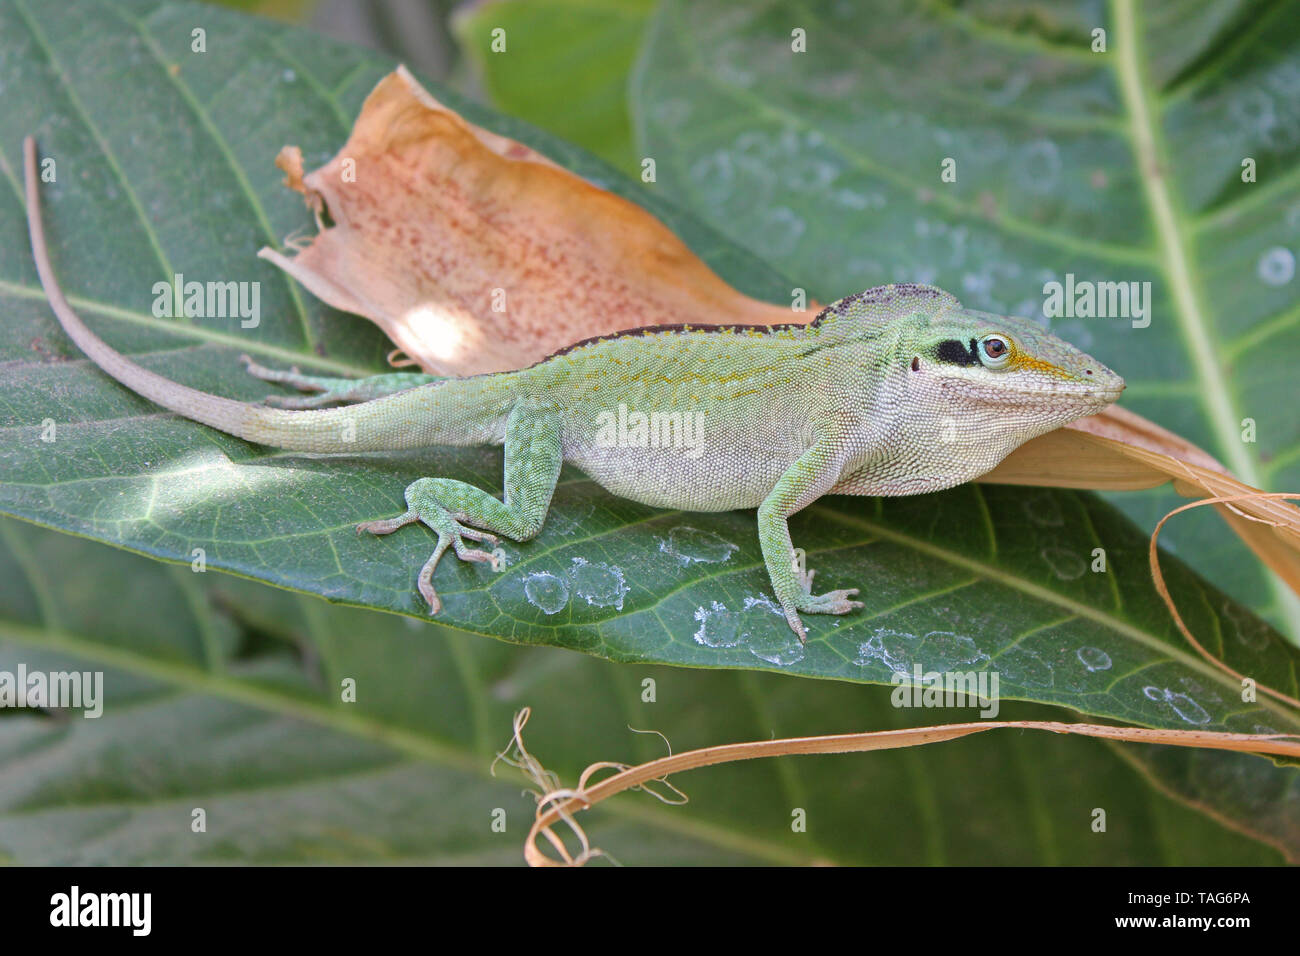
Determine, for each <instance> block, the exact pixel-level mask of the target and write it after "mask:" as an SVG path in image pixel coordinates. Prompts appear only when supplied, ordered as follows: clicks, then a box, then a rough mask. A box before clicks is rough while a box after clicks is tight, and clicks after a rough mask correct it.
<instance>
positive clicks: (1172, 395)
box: [632, 0, 1300, 641]
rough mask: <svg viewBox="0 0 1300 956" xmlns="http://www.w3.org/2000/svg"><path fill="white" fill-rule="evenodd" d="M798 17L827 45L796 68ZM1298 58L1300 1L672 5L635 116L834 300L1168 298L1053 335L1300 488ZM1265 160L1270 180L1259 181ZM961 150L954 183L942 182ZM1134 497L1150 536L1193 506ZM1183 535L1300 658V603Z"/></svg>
mask: <svg viewBox="0 0 1300 956" xmlns="http://www.w3.org/2000/svg"><path fill="white" fill-rule="evenodd" d="M796 28H798V29H802V30H804V31H806V36H807V52H806V53H794V52H792V49H791V32H792V30H794V29H796ZM1096 28H1101V29H1104V30H1105V34H1106V37H1105V39H1106V49H1105V52H1097V53H1094V52H1092V44H1093V34H1092V31H1093V30H1094V29H1096ZM1297 54H1300V7H1297V6H1296V5H1295V4H1290V3H1273V2H1268V0H1260V2H1242V3H1238V2H1235V0H1233V2H1210V3H1200V4H1193V5H1188V4H1184V3H1179V2H1165V0H1152V2H1145V3H1141V4H1139V3H1137V2H1136V0H1115V2H1113V3H1111V4H1109V5H1108V6H1104V7H1101V6H1098V7H1093V6H1091V5H1086V4H1078V5H1073V4H1054V5H1043V4H1025V3H1020V2H1009V3H997V4H987V5H984V4H981V5H978V9H973V8H972V7H967V6H965V5H958V4H949V3H943V2H938V0H934V2H929V3H924V4H916V3H912V2H905V0H894V2H887V3H883V4H881V3H873V4H870V5H865V4H852V3H833V4H832V3H799V2H780V3H775V4H764V5H762V6H761V7H746V6H743V5H741V6H737V5H736V4H730V3H726V2H724V0H700V2H694V0H691V2H687V0H667V2H665V3H664V4H662V5H661V7H660V8H659V11H658V13H657V15H656V17H655V19H654V21H653V23H652V26H651V28H650V30H649V31H648V36H647V40H646V46H645V49H644V50H643V53H642V57H641V60H640V62H639V65H638V69H637V70H636V71H635V73H634V75H633V86H632V103H633V118H634V122H635V123H636V126H637V131H638V138H639V146H640V149H641V150H642V151H643V152H644V153H645V155H647V156H653V157H654V158H655V159H656V161H657V166H658V187H659V190H660V191H661V192H662V193H663V194H665V195H667V196H669V197H671V198H672V199H674V200H675V201H677V202H680V203H682V204H684V205H688V206H690V207H691V208H692V210H694V211H695V212H697V213H699V214H700V215H702V216H704V217H705V218H707V219H708V220H709V221H710V222H712V223H714V224H716V225H717V226H718V227H719V228H720V229H722V230H723V231H724V232H726V233H727V234H728V235H729V236H730V237H731V238H733V239H734V240H735V241H737V242H739V243H742V244H745V245H747V246H749V247H750V248H752V249H754V250H755V251H756V252H758V253H759V254H760V255H762V256H763V257H764V258H766V259H767V260H768V261H770V262H772V263H775V264H776V265H778V266H780V267H782V268H784V269H785V270H786V271H787V272H789V273H790V274H791V275H792V276H795V277H796V278H797V279H798V281H799V282H800V284H801V285H806V287H807V288H808V290H809V292H810V293H811V294H813V295H816V296H817V297H819V298H820V299H822V300H823V301H831V300H833V299H836V298H838V297H840V296H842V295H845V294H847V293H849V292H852V291H855V290H858V289H861V288H865V287H867V286H871V285H876V284H879V283H882V282H888V281H895V280H907V281H919V282H933V283H935V284H936V285H939V286H942V287H943V288H946V289H948V290H950V291H952V292H953V293H955V294H956V295H957V296H958V297H959V298H961V300H962V301H963V303H964V304H965V305H967V306H969V307H973V308H978V309H984V310H987V311H990V312H995V313H1004V314H1005V313H1008V312H1012V313H1015V314H1019V315H1028V316H1031V317H1035V316H1037V317H1042V315H1043V306H1044V301H1045V294H1044V293H1045V290H1044V284H1045V283H1046V282H1050V281H1059V282H1064V280H1065V277H1066V275H1067V274H1073V275H1074V276H1075V277H1076V279H1078V280H1088V281H1093V282H1106V281H1109V282H1150V283H1151V312H1150V320H1151V322H1150V326H1149V327H1147V328H1134V327H1133V325H1132V323H1131V322H1130V321H1129V320H1128V319H1118V320H1117V319H1095V318H1093V319H1089V318H1059V319H1055V320H1053V321H1052V323H1051V324H1052V327H1053V328H1054V329H1055V330H1057V331H1058V332H1059V333H1060V334H1061V335H1062V336H1064V337H1065V338H1067V339H1069V340H1070V341H1072V342H1074V343H1076V344H1078V345H1079V346H1080V347H1082V348H1085V349H1087V350H1088V351H1089V352H1090V353H1092V354H1094V355H1096V356H1097V358H1099V359H1100V360H1101V361H1103V362H1105V363H1106V364H1107V365H1109V366H1110V367H1111V368H1114V369H1115V370H1116V371H1118V372H1119V373H1120V374H1122V375H1123V376H1124V377H1125V378H1126V380H1127V381H1128V390H1127V392H1126V393H1125V395H1124V398H1123V402H1122V404H1124V405H1125V406H1126V407H1128V408H1131V409H1133V410H1134V411H1136V412H1139V413H1140V414H1143V415H1145V416H1147V417H1149V418H1151V419H1152V420H1154V421H1156V422H1158V423H1160V424H1161V425H1164V426H1165V427H1167V428H1170V429H1172V430H1174V431H1176V432H1178V433H1179V434H1182V435H1184V436H1185V437H1187V438H1189V439H1190V440H1192V441H1194V442H1196V443H1198V444H1200V445H1202V446H1203V447H1205V448H1206V449H1207V450H1209V451H1210V452H1211V453H1212V454H1214V455H1216V456H1217V457H1219V458H1220V459H1221V460H1222V461H1223V462H1224V463H1225V464H1226V465H1227V466H1228V467H1229V468H1230V469H1231V470H1232V471H1233V472H1234V473H1235V474H1236V475H1237V476H1238V477H1240V478H1241V479H1242V480H1244V481H1246V482H1248V483H1250V484H1252V485H1254V486H1256V487H1261V488H1264V489H1265V490H1276V491H1289V490H1295V489H1296V488H1297V487H1300V417H1297V416H1296V414H1295V389H1294V373H1293V368H1294V367H1295V365H1296V363H1297V360H1300V344H1298V343H1300V339H1298V338H1297V336H1296V335H1295V334H1294V332H1295V330H1296V328H1297V326H1298V324H1300V307H1297V304H1296V285H1297V282H1298V281H1300V280H1297V279H1296V278H1295V274H1294V273H1295V267H1294V265H1295V254H1296V252H1297V251H1298V247H1300V235H1298V231H1300V175H1298V174H1297V168H1298V167H1300V163H1298V161H1300V96H1297V95H1296V91H1297V89H1300V68H1298V67H1297V62H1300V61H1297ZM1247 157H1249V158H1252V159H1253V160H1254V161H1255V162H1256V164H1257V172H1258V181H1257V182H1243V179H1242V175H1243V167H1242V163H1243V159H1245V158H1247ZM949 158H951V159H954V160H955V161H956V171H957V178H956V182H942V181H941V180H940V169H941V164H942V163H943V161H944V160H945V159H949ZM1247 420H1249V422H1248V421H1247ZM1249 430H1253V440H1246V439H1247V438H1249V437H1250V434H1249ZM1113 500H1114V501H1115V503H1116V504H1117V505H1119V507H1121V508H1122V509H1123V510H1124V511H1125V512H1126V513H1128V514H1129V515H1130V516H1132V517H1134V518H1135V519H1136V520H1137V521H1138V523H1139V524H1140V525H1141V526H1143V527H1148V528H1149V527H1151V526H1152V525H1153V524H1154V523H1155V521H1156V520H1157V519H1158V518H1159V516H1161V515H1162V514H1164V512H1165V511H1167V510H1169V509H1170V508H1171V507H1173V506H1176V504H1178V503H1181V500H1180V499H1178V498H1177V497H1176V496H1174V495H1173V494H1172V493H1171V492H1168V491H1167V490H1164V491H1160V492H1155V493H1150V494H1136V493H1124V494H1116V495H1114V496H1113ZM1167 540H1168V541H1169V542H1171V543H1172V544H1173V545H1175V546H1176V547H1177V548H1178V552H1179V553H1180V554H1183V555H1185V556H1186V557H1187V560H1188V561H1189V562H1191V564H1192V565H1193V566H1194V567H1195V568H1196V569H1198V570H1199V571H1201V572H1202V573H1203V574H1205V575H1206V576H1207V577H1209V578H1211V579H1212V580H1214V581H1215V582H1216V583H1218V584H1219V585H1220V586H1222V587H1224V588H1225V589H1226V590H1228V591H1229V592H1230V593H1231V594H1233V595H1234V596H1235V597H1237V598H1238V599H1239V600H1244V601H1245V602H1247V603H1248V604H1249V605H1250V606H1252V607H1255V608H1258V609H1261V610H1262V611H1263V612H1264V613H1266V614H1267V615H1268V616H1269V617H1270V619H1271V620H1273V621H1274V622H1275V623H1278V624H1282V625H1284V627H1285V629H1286V630H1287V631H1288V632H1289V633H1290V634H1291V635H1292V637H1293V638H1294V639H1296V640H1297V641H1300V602H1297V601H1296V600H1295V597H1294V595H1292V594H1291V593H1290V591H1289V590H1287V589H1286V587H1285V585H1283V584H1282V583H1281V582H1280V581H1276V580H1274V579H1273V578H1272V577H1271V575H1269V574H1268V573H1267V571H1266V570H1265V569H1264V567H1263V565H1262V564H1261V563H1260V562H1259V561H1258V560H1257V559H1255V558H1254V557H1253V555H1252V554H1251V553H1250V552H1249V551H1247V550H1246V548H1245V547H1244V546H1243V545H1241V544H1240V542H1239V541H1237V540H1236V538H1235V537H1234V536H1233V535H1231V534H1229V533H1228V532H1227V531H1226V529H1225V528H1224V526H1223V524H1222V522H1220V521H1219V520H1218V519H1217V518H1216V517H1215V516H1213V515H1211V514H1210V513H1209V511H1208V509H1204V510H1202V511H1200V512H1198V513H1195V514H1194V515H1188V516H1186V517H1182V518H1179V519H1178V521H1177V522H1176V523H1175V524H1174V525H1172V526H1171V528H1170V531H1169V534H1168V535H1167Z"/></svg>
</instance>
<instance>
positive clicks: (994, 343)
mask: <svg viewBox="0 0 1300 956" xmlns="http://www.w3.org/2000/svg"><path fill="white" fill-rule="evenodd" d="M979 353H980V361H981V362H983V363H984V367H985V368H1002V367H1003V366H1004V365H1006V364H1007V363H1008V362H1009V361H1011V343H1010V341H1009V340H1008V339H1007V338H1006V336H1004V335H998V334H996V333H995V334H993V335H986V336H984V338H982V339H980V342H979Z"/></svg>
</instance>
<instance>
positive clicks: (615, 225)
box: [259, 67, 813, 375]
mask: <svg viewBox="0 0 1300 956" xmlns="http://www.w3.org/2000/svg"><path fill="white" fill-rule="evenodd" d="M276 162H277V165H279V166H280V168H281V169H283V170H285V172H286V173H287V175H288V180H287V185H289V186H290V187H291V188H293V189H296V190H298V191H299V192H301V193H303V195H304V196H305V197H306V198H307V201H308V204H309V205H310V206H311V207H312V208H313V209H314V210H315V211H316V212H317V213H318V221H319V213H320V212H321V211H322V209H323V208H325V209H328V211H329V215H330V218H331V219H332V220H333V222H334V225H333V226H332V227H331V228H328V229H324V230H323V231H322V232H321V233H320V234H319V235H317V236H316V237H315V238H314V239H313V240H312V241H311V242H310V244H308V245H306V246H305V247H304V248H302V249H301V250H300V251H298V252H297V254H296V255H292V256H287V255H284V254H282V253H280V252H277V251H276V250H273V249H263V250H262V251H261V252H260V253H259V255H261V256H262V257H263V258H265V259H269V260H270V261H272V262H274V263H275V264H276V265H278V266H280V268H282V269H284V270H285V271H286V272H288V273H289V274H290V275H292V276H293V277H294V278H296V279H297V280H298V281H299V282H301V283H302V284H303V285H305V286H306V287H307V288H308V289H310V290H311V291H312V292H313V293H314V294H315V295H317V296H319V297H320V298H321V299H324V300H325V301H326V302H328V303H329V304H330V305H333V306H335V307H336V308H339V309H343V310H345V311H348V312H355V313H358V314H359V315H364V316H366V317H367V318H369V319H371V320H373V321H374V322H375V323H376V324H378V325H379V327H380V328H382V329H383V330H384V332H385V334H387V335H388V337H389V338H390V339H392V340H393V342H394V343H395V344H396V345H397V346H398V348H399V349H400V350H401V351H402V352H404V353H405V354H406V355H408V356H409V357H410V358H411V359H413V360H414V361H415V362H416V363H417V364H419V365H420V366H421V367H423V368H424V369H425V370H426V371H429V372H436V373H440V374H454V375H468V374H474V373H478V372H497V371H503V370H506V369H514V368H520V367H523V366H526V365H531V364H532V363H534V362H536V361H539V360H540V359H542V358H545V357H546V356H547V355H549V354H551V353H552V352H555V351H557V350H559V349H561V348H563V347H564V346H566V345H571V344H572V343H573V342H576V341H578V340H579V339H584V338H588V337H590V336H593V335H604V334H608V333H610V332H616V331H619V330H621V329H628V328H636V327H638V326H643V325H664V324H674V323H682V322H686V323H699V324H709V323H714V324H716V323H725V324H732V323H742V324H761V325H767V324H771V323H774V322H792V321H798V320H799V319H800V318H801V315H800V314H799V313H794V312H792V311H791V310H790V309H789V308H786V307H782V306H777V305H771V304H769V303H766V302H759V301H757V300H756V299H751V298H749V297H748V296H745V295H742V294H741V293H739V292H737V291H736V290H735V289H733V288H731V286H729V285H727V284H726V283H725V282H723V281H722V280H721V279H719V278H718V277H717V276H716V275H715V274H714V273H713V272H712V270H710V269H709V268H708V266H706V265H705V264H704V263H703V262H702V261H701V260H700V259H699V258H698V257H696V256H695V255H694V253H692V252H691V251H690V249H688V248H687V247H686V245H685V244H684V243H683V242H682V241H681V240H680V239H678V238H677V237H676V236H675V235H673V234H672V232H671V231H669V230H668V228H667V227H665V226H664V225H663V224H662V223H661V222H659V221H658V220H657V219H655V218H654V217H653V216H652V215H650V214H649V213H648V212H646V211H645V210H644V209H642V208H641V207H640V206H638V205H636V204H635V203H631V202H628V201H627V200H626V199H623V198H621V197H619V196H615V195H614V194H613V193H610V192H607V191H606V190H603V189H600V188H598V187H596V186H593V185H592V184H591V183H589V182H587V181H586V180H584V179H582V178H580V177H578V176H575V175H574V174H573V173H570V172H569V171H568V170H565V169H563V168H561V167H560V166H557V165H556V164H555V163H553V162H551V161H550V160H549V159H547V158H546V157H544V156H542V155H540V154H539V153H537V152H536V151H534V150H532V149H529V148H528V147H527V146H524V145H523V144H521V143H517V142H515V141H514V140H510V139H506V138H505V137H503V136H498V135H496V134H495V133H490V132H488V131H487V130H484V129H481V128H479V127H477V126H474V125H473V124H471V123H469V122H467V121H466V120H464V119H463V118H461V116H459V115H458V114H457V113H455V112H453V111H452V110H449V109H447V108H446V107H444V106H443V105H442V104H441V103H439V102H438V101H437V100H436V99H434V98H433V96H431V95H430V94H429V93H428V92H427V91H426V90H424V89H423V88H422V87H421V86H420V85H419V83H417V82H416V81H415V79H414V78H413V77H412V76H411V75H410V73H408V72H407V71H406V69H405V68H401V67H399V68H398V70H397V71H396V72H394V73H391V74H389V75H388V76H387V77H385V78H384V79H383V80H382V81H380V83H379V85H378V86H376V87H375V89H374V90H373V91H372V92H371V94H370V96H369V97H367V99H366V102H365V105H364V106H363V107H362V108H361V114H360V116H358V118H357V122H356V125H355V126H354V127H353V129H352V135H351V136H350V137H349V138H348V141H347V143H346V144H345V145H344V146H343V148H342V149H341V150H340V151H339V153H338V155H337V156H335V157H334V158H333V159H332V160H330V161H329V162H328V163H326V164H325V165H324V166H322V167H321V168H320V169H317V170H314V171H313V172H310V173H307V174H306V175H304V174H303V171H302V155H301V153H300V152H299V151H298V149H297V148H296V147H285V148H284V149H283V150H281V152H280V156H279V158H278V159H277V160H276ZM812 314H813V313H812V312H811V311H809V312H806V313H803V314H802V317H805V318H811V317H812Z"/></svg>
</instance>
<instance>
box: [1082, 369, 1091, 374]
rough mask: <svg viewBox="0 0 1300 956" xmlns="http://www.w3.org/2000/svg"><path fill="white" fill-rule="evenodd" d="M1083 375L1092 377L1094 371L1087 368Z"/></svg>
mask: <svg viewBox="0 0 1300 956" xmlns="http://www.w3.org/2000/svg"><path fill="white" fill-rule="evenodd" d="M1083 374H1084V375H1091V374H1092V369H1090V368H1085V369H1084V370H1083Z"/></svg>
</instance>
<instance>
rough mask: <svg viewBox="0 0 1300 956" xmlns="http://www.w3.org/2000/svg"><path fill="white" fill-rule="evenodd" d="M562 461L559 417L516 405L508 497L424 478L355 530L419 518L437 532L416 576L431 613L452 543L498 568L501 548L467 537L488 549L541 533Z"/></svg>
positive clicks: (510, 427)
mask: <svg viewBox="0 0 1300 956" xmlns="http://www.w3.org/2000/svg"><path fill="white" fill-rule="evenodd" d="M562 464H563V451H562V449H561V442H560V419H559V417H558V416H557V415H555V414H554V413H551V412H548V411H544V410H538V409H535V408H530V407H528V406H526V405H522V404H521V405H516V406H515V407H514V408H513V409H512V410H511V412H510V415H509V418H508V419H507V421H506V434H505V495H504V500H501V499H498V498H494V497H493V496H492V495H490V494H488V493H487V492H486V491H484V490H483V489H481V488H476V487H474V486H473V485H471V484H468V483H466V482H463V481H458V480H456V479H454V478H420V479H418V480H416V481H413V482H411V484H410V485H408V486H407V488H406V505H407V510H406V512H405V513H403V514H401V515H398V516H397V517H395V518H386V519H382V520H379V521H365V522H362V523H361V524H359V525H357V531H358V532H362V531H368V532H370V533H371V534H390V533H392V532H393V531H396V530H398V529H399V528H402V527H405V526H406V525H408V524H413V523H415V522H417V521H418V522H420V523H421V524H423V525H425V526H427V527H428V528H430V529H431V530H432V531H434V532H435V533H436V534H437V535H438V544H437V547H435V548H434V550H433V554H432V555H430V556H429V560H427V561H426V562H425V563H424V566H423V567H422V568H420V573H419V575H418V577H417V579H416V583H417V587H418V588H419V591H420V595H421V596H422V597H423V598H424V600H425V601H426V602H427V603H428V605H429V613H430V614H431V615H432V614H437V613H438V612H439V611H440V610H441V609H442V599H441V598H439V597H438V592H437V591H436V590H435V589H434V587H433V574H434V572H435V571H436V570H437V568H438V562H439V561H441V560H442V556H443V555H444V554H445V553H446V552H447V549H448V548H451V549H452V550H453V552H454V553H455V555H456V557H457V558H459V559H460V560H462V561H474V562H482V563H485V564H489V565H491V566H492V570H494V571H498V570H500V561H499V559H498V558H497V556H496V555H495V554H493V553H492V552H491V551H490V550H484V548H474V547H470V546H469V545H467V544H466V543H465V542H466V540H469V541H475V542H479V543H481V544H483V545H485V546H486V547H487V548H489V549H490V548H493V547H495V545H496V543H497V537H496V536H497V535H498V534H499V535H504V536H505V537H508V538H510V539H511V540H513V541H527V540H528V539H530V538H532V537H534V536H536V534H537V533H538V532H539V531H541V529H542V524H543V522H544V521H545V519H546V512H547V511H548V510H549V508H550V505H551V495H552V493H553V492H554V491H555V484H556V482H557V481H558V480H559V477H560V466H561V465H562Z"/></svg>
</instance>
